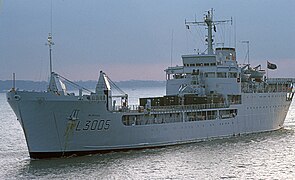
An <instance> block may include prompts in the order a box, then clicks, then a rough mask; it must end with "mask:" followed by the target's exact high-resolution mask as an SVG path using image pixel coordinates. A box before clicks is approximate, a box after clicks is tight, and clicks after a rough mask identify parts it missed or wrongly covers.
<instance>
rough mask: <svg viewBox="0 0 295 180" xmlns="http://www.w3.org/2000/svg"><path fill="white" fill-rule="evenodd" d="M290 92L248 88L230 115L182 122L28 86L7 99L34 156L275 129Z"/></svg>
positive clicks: (158, 144)
mask: <svg viewBox="0 0 295 180" xmlns="http://www.w3.org/2000/svg"><path fill="white" fill-rule="evenodd" d="M286 95H287V93H286V92H285V93H283V92H281V93H279V92H278V93H244V94H242V103H241V104H234V105H230V106H229V107H228V108H222V109H224V110H226V109H237V112H238V113H237V115H236V116H234V117H230V118H227V119H221V118H216V119H211V120H201V121H200V120H198V121H189V120H188V117H186V116H182V117H180V118H181V122H169V123H166V122H159V121H158V122H155V123H152V124H151V123H148V124H144V125H138V124H132V125H126V124H124V123H123V121H122V117H123V116H124V115H132V114H136V115H142V116H147V117H148V116H152V115H150V114H143V113H142V112H137V113H135V112H133V113H130V112H119V111H116V112H114V111H108V110H107V105H106V103H105V102H104V101H88V100H79V98H78V97H76V96H58V95H56V94H53V93H48V92H24V91H12V92H9V93H7V100H8V102H9V104H10V106H11V107H12V109H13V110H14V112H15V114H16V116H17V118H18V120H19V122H20V124H21V126H22V128H23V131H24V134H25V137H26V141H27V146H28V150H29V153H30V157H31V158H50V157H61V156H70V155H86V154H92V153H105V152H109V151H119V150H120V151H121V150H129V149H141V148H154V147H163V146H168V145H176V144H183V143H190V142H197V141H203V140H206V139H209V138H222V137H228V136H234V135H239V134H248V133H257V132H265V131H272V130H277V129H280V128H282V127H283V123H284V120H285V117H286V115H287V112H288V109H289V106H290V104H291V101H287V100H286ZM211 110H212V109H211ZM217 110H218V109H217ZM186 111H187V110H185V111H184V112H183V113H185V112H186ZM166 113H169V112H166ZM180 115H181V113H180Z"/></svg>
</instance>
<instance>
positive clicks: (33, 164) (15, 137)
mask: <svg viewBox="0 0 295 180" xmlns="http://www.w3.org/2000/svg"><path fill="white" fill-rule="evenodd" d="M125 91H126V92H127V93H128V94H129V95H130V96H129V100H130V102H131V104H136V103H138V101H137V98H138V97H146V96H160V95H163V94H164V93H165V89H164V87H154V88H139V89H125ZM294 131H295V104H294V103H293V104H292V105H291V107H290V111H289V113H288V115H287V118H286V121H285V124H284V128H283V129H281V130H278V131H273V132H267V133H257V134H251V135H242V136H236V137H229V138H225V139H214V140H213V139H211V140H208V141H204V142H198V143H191V144H185V145H177V146H170V147H166V148H156V149H145V150H132V151H127V152H113V153H107V154H95V155H88V156H81V157H69V158H55V159H47V160H34V159H30V158H29V154H28V151H27V146H26V141H25V138H24V134H23V131H22V129H21V126H20V124H19V123H18V121H17V120H16V117H15V115H14V113H13V111H12V110H11V109H10V107H9V105H8V103H7V102H6V96H5V94H3V93H1V94H0V179H295V134H294Z"/></svg>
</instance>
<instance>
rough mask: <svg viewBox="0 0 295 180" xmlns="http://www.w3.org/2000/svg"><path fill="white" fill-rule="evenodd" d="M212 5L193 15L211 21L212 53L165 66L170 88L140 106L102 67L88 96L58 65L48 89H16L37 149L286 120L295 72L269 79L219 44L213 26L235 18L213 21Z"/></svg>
mask: <svg viewBox="0 0 295 180" xmlns="http://www.w3.org/2000/svg"><path fill="white" fill-rule="evenodd" d="M212 12H213V11H208V13H207V14H206V15H205V17H204V21H203V22H186V25H187V26H188V27H189V26H190V25H194V24H196V25H205V26H206V27H207V28H208V36H207V43H208V49H207V54H189V55H183V56H182V61H183V65H182V66H175V67H169V68H167V69H166V70H165V72H166V78H167V85H166V95H165V96H163V97H147V98H141V99H140V100H139V106H137V107H136V108H131V107H130V106H129V105H128V96H127V94H124V93H123V94H122V96H113V95H112V84H113V82H112V81H111V80H110V79H109V78H108V76H107V75H106V74H105V73H104V72H102V71H101V72H100V75H99V80H98V83H97V86H96V88H95V92H91V93H90V94H89V95H85V94H84V95H83V94H82V90H83V89H80V90H79V95H75V94H73V93H67V91H66V88H65V85H64V83H63V82H62V79H65V78H63V77H62V76H60V75H58V74H56V73H54V72H52V67H51V66H50V72H51V78H50V83H49V86H48V91H47V92H29V91H18V90H16V89H15V88H13V89H12V90H11V91H10V92H8V93H7V101H8V102H9V104H10V106H11V107H12V109H13V110H14V112H15V114H16V116H17V118H18V120H19V122H20V123H21V126H22V128H23V130H24V134H25V137H26V141H27V145H28V149H29V153H30V156H31V157H32V158H46V157H59V156H68V155H73V154H77V155H83V154H89V153H96V152H105V151H115V150H123V149H137V148H147V147H159V146H167V145H174V144H180V143H188V142H196V141H201V140H204V139H208V138H219V137H224V136H233V135H239V134H246V133H255V132H264V131H271V130H276V129H279V128H281V127H283V123H284V120H285V117H286V115H287V112H288V109H289V106H290V104H291V102H292V98H293V95H294V93H293V86H292V84H293V82H295V79H293V78H272V79H270V78H266V76H265V71H264V70H262V69H261V68H260V67H255V68H252V67H251V66H250V64H247V65H244V66H239V65H238V63H237V61H236V52H235V49H234V48H231V47H222V48H216V49H213V35H212V30H215V25H216V24H218V23H224V22H228V21H213V15H212ZM51 40H52V38H51V36H50V40H48V42H49V46H50V53H51V45H53V44H52V41H51ZM50 62H51V58H50ZM50 64H51V63H50ZM118 97H119V98H120V100H121V103H119V104H118V105H117V104H116V101H114V99H115V98H118ZM133 107H134V106H133Z"/></svg>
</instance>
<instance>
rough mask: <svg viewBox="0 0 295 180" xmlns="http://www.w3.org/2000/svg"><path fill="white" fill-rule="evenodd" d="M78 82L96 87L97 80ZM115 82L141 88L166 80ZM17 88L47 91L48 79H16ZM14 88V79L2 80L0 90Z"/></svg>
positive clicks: (128, 86)
mask: <svg viewBox="0 0 295 180" xmlns="http://www.w3.org/2000/svg"><path fill="white" fill-rule="evenodd" d="M74 82H75V83H76V84H79V85H80V86H82V87H84V88H87V89H95V87H96V83H97V81H74ZM115 84H116V85H117V86H118V87H120V88H140V87H163V86H165V84H166V82H165V81H153V80H129V81H118V82H115ZM15 85H16V88H18V89H20V90H28V91H33V90H34V91H45V90H46V89H47V86H48V82H46V81H29V80H16V81H15ZM11 88H12V80H4V81H3V80H0V92H2V93H4V92H7V91H9V90H10V89H11ZM67 89H68V90H74V89H75V88H73V87H71V86H67Z"/></svg>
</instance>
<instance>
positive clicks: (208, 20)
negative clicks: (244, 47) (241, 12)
mask: <svg viewBox="0 0 295 180" xmlns="http://www.w3.org/2000/svg"><path fill="white" fill-rule="evenodd" d="M228 22H230V23H231V24H232V18H231V19H230V20H222V21H214V20H213V9H211V10H209V11H207V14H205V15H204V21H203V22H198V21H196V20H195V21H186V20H185V25H186V27H187V29H189V26H190V25H198V26H207V29H208V35H207V39H206V41H207V43H208V51H207V53H208V54H213V35H212V29H213V30H214V31H215V32H216V26H215V25H217V24H221V23H228Z"/></svg>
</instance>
